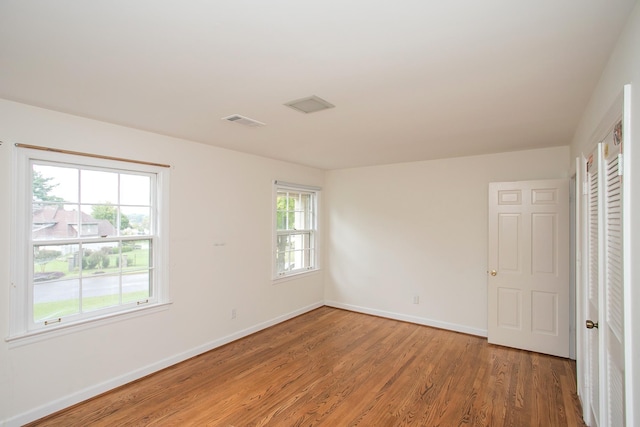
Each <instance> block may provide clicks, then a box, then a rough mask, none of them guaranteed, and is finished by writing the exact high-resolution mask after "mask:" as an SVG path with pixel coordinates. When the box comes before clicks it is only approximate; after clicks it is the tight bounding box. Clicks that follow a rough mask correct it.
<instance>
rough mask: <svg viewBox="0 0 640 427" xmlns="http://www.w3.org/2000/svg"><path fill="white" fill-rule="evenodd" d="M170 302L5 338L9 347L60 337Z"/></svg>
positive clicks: (146, 312) (151, 311)
mask: <svg viewBox="0 0 640 427" xmlns="http://www.w3.org/2000/svg"><path fill="white" fill-rule="evenodd" d="M171 304H172V303H171V302H165V303H159V304H154V305H152V306H148V307H137V308H134V309H131V310H129V311H123V312H119V313H110V314H107V315H104V316H101V317H95V318H93V319H88V320H82V321H79V322H73V323H68V324H66V325H58V326H56V327H55V328H47V329H39V330H37V331H28V332H25V333H20V334H16V335H13V336H9V337H7V338H5V341H6V342H7V343H9V347H10V348H13V347H20V346H23V345H29V344H33V343H36V342H39V341H44V340H47V339H50V338H56V337H60V336H62V335H67V334H72V333H76V332H80V331H84V330H87V329H91V328H96V327H99V326H104V325H108V324H111V323H116V322H121V321H123V320H127V319H132V318H135V317H139V316H147V315H150V314H154V313H158V312H161V311H165V310H168V309H169V306H170V305H171Z"/></svg>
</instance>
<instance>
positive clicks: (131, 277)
mask: <svg viewBox="0 0 640 427" xmlns="http://www.w3.org/2000/svg"><path fill="white" fill-rule="evenodd" d="M149 297H151V280H150V278H149V271H148V270H147V271H143V272H140V273H132V274H125V275H123V276H122V303H123V304H127V303H132V302H136V301H140V300H145V299H147V298H149Z"/></svg>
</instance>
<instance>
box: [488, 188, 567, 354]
mask: <svg viewBox="0 0 640 427" xmlns="http://www.w3.org/2000/svg"><path fill="white" fill-rule="evenodd" d="M488 258H489V259H488V261H489V276H488V277H489V278H488V328H487V329H488V339H489V342H490V343H492V344H499V345H505V346H509V347H515V348H521V349H525V350H531V351H537V352H540V353H546V354H551V355H555V356H561V357H568V356H569V180H566V179H558V180H541V181H521V182H496V183H490V184H489V257H488Z"/></svg>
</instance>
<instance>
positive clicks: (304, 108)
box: [284, 95, 335, 114]
mask: <svg viewBox="0 0 640 427" xmlns="http://www.w3.org/2000/svg"><path fill="white" fill-rule="evenodd" d="M284 105H286V106H287V107H289V108H293V109H294V110H296V111H300V112H301V113H305V114H309V113H315V112H316V111H322V110H327V109H329V108H333V107H335V105H333V104H331V103H329V102H327V101H325V100H324V99H322V98H319V97H317V96H315V95H312V96H308V97H306V98H302V99H297V100H295V101H291V102H287V103H286V104H284Z"/></svg>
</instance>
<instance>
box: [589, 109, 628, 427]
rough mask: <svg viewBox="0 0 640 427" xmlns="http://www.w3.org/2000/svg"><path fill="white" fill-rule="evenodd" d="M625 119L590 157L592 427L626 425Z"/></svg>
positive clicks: (590, 368)
mask: <svg viewBox="0 0 640 427" xmlns="http://www.w3.org/2000/svg"><path fill="white" fill-rule="evenodd" d="M621 132H622V122H621V121H619V122H618V123H617V124H616V125H615V127H614V129H613V130H612V131H611V132H610V133H609V134H608V135H607V137H606V138H605V139H604V141H602V142H601V143H599V144H598V146H597V148H596V151H595V152H594V153H592V154H591V155H590V156H589V160H588V162H587V168H586V169H587V182H586V188H587V203H588V209H587V213H588V227H589V231H588V235H587V245H588V247H587V253H588V257H587V263H588V265H587V283H588V297H587V310H586V316H587V320H586V325H585V326H586V327H587V329H590V331H589V332H588V333H587V336H586V343H587V357H588V362H587V364H588V371H587V375H588V383H589V398H588V402H587V404H588V406H589V408H590V413H589V414H588V420H587V421H588V422H590V425H592V426H599V427H609V426H611V427H618V426H624V425H625V407H624V401H625V375H624V374H625V359H624V352H625V348H624V323H625V320H624V274H623V251H622V247H623V241H622V236H623V232H622V220H623V215H622V213H623V198H622V170H621V163H622V133H621Z"/></svg>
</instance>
